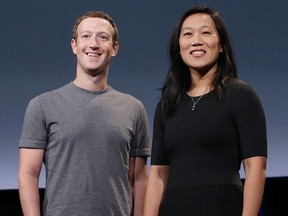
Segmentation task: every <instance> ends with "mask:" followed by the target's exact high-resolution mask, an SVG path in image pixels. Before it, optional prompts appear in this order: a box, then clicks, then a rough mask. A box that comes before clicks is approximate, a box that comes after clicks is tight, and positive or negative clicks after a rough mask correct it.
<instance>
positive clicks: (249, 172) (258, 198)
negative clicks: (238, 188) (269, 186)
mask: <svg viewBox="0 0 288 216" xmlns="http://www.w3.org/2000/svg"><path fill="white" fill-rule="evenodd" d="M243 165H244V169H245V174H246V177H245V183H244V198H243V213H242V216H258V214H259V209H260V207H261V202H262V197H263V193H264V185H265V178H266V157H262V156H258V157H250V158H247V159H245V160H244V161H243Z"/></svg>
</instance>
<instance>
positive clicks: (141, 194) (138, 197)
mask: <svg viewBox="0 0 288 216" xmlns="http://www.w3.org/2000/svg"><path fill="white" fill-rule="evenodd" d="M146 163H147V158H146V157H133V158H130V162H129V181H130V184H131V185H132V190H133V197H134V199H133V200H134V203H133V205H134V216H142V215H143V209H144V200H145V192H146V187H147V182H148V171H147V164H146Z"/></svg>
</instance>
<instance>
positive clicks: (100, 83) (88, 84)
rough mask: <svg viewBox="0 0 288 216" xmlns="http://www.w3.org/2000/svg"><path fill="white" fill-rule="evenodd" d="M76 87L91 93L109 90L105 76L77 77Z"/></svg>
mask: <svg viewBox="0 0 288 216" xmlns="http://www.w3.org/2000/svg"><path fill="white" fill-rule="evenodd" d="M73 83H74V84H75V85H77V86H78V87H80V88H83V89H86V90H89V91H101V90H104V89H107V87H108V83H107V77H106V76H103V75H98V76H78V75H77V76H76V78H75V80H74V81H73Z"/></svg>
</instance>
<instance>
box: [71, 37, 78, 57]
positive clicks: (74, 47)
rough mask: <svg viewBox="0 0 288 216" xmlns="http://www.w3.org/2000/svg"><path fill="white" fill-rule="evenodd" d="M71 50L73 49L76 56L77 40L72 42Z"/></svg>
mask: <svg viewBox="0 0 288 216" xmlns="http://www.w3.org/2000/svg"><path fill="white" fill-rule="evenodd" d="M71 48H72V51H73V53H74V54H76V53H77V44H76V40H75V39H72V40H71Z"/></svg>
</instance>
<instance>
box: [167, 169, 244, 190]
mask: <svg viewBox="0 0 288 216" xmlns="http://www.w3.org/2000/svg"><path fill="white" fill-rule="evenodd" d="M221 184H228V185H229V184H230V185H238V186H242V181H241V179H240V174H239V172H238V171H233V170H211V171H195V172H191V171H187V172H185V171H181V172H179V171H176V172H173V170H171V172H170V176H169V179H168V184H167V189H168V190H169V189H176V188H185V187H193V186H205V185H221Z"/></svg>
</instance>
